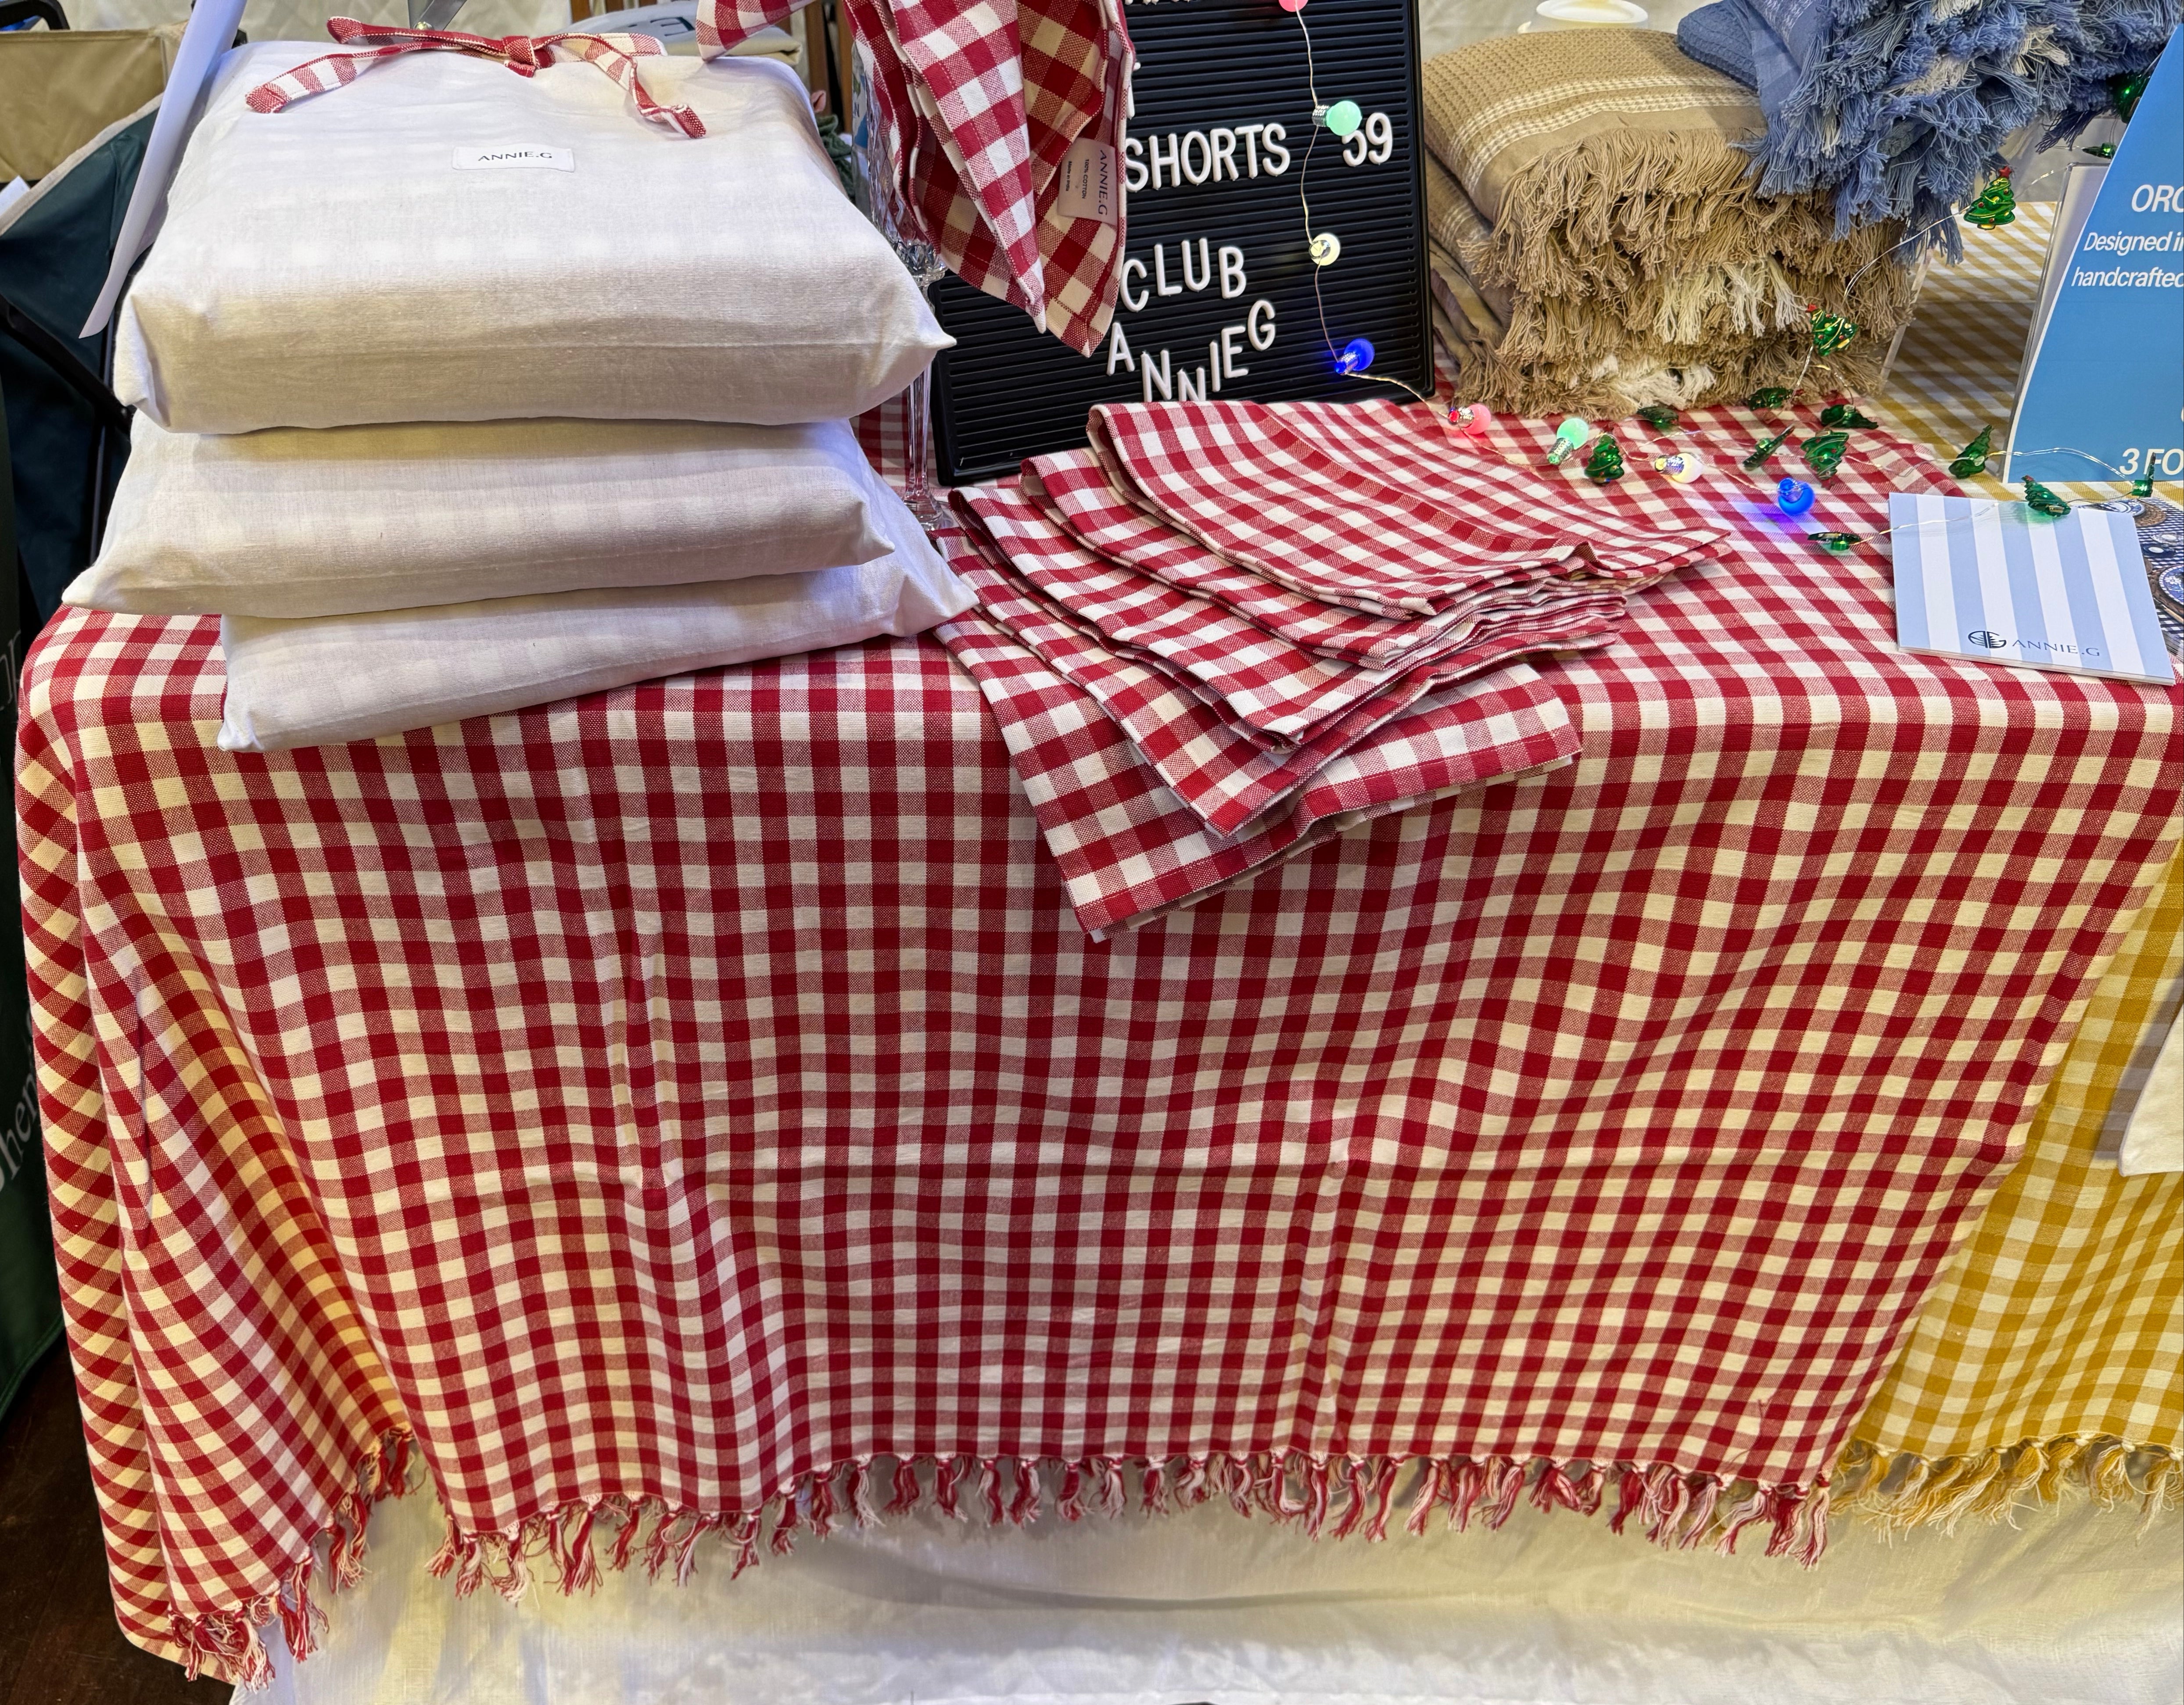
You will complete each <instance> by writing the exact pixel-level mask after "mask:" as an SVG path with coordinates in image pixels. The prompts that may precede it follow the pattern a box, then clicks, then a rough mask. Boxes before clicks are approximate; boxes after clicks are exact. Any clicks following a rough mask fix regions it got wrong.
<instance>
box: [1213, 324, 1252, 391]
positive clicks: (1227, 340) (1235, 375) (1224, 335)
mask: <svg viewBox="0 0 2184 1705" xmlns="http://www.w3.org/2000/svg"><path fill="white" fill-rule="evenodd" d="M1242 336H1244V328H1243V327H1242V326H1223V327H1222V328H1221V341H1220V342H1219V343H1217V344H1215V345H1214V346H1213V347H1214V348H1217V349H1218V350H1219V351H1220V352H1221V371H1223V372H1224V373H1226V374H1227V375H1228V376H1229V377H1230V378H1232V379H1240V378H1242V377H1243V376H1245V374H1246V373H1248V372H1250V371H1251V369H1250V368H1249V367H1245V366H1240V365H1238V364H1237V360H1236V358H1237V357H1238V356H1239V355H1240V354H1243V353H1244V352H1243V351H1242V350H1241V349H1239V348H1237V347H1236V340H1237V339H1238V338H1239V337H1242Z"/></svg>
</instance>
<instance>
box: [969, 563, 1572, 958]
mask: <svg viewBox="0 0 2184 1705" xmlns="http://www.w3.org/2000/svg"><path fill="white" fill-rule="evenodd" d="M955 566H956V571H957V573H959V574H960V575H961V576H962V577H963V578H964V580H965V581H966V582H967V583H968V584H969V585H970V586H971V588H972V590H974V591H975V592H977V593H978V600H979V606H980V608H979V612H978V616H979V619H980V620H982V621H986V622H989V623H991V624H992V625H993V626H994V627H998V628H1000V629H1001V630H1002V631H1003V632H1005V633H1006V635H1007V636H1008V637H1009V638H1011V639H1013V640H1015V641H1016V642H1017V644H1020V645H1022V647H1023V648H1024V649H1027V650H1028V651H1030V652H1031V653H1032V654H1033V655H1034V656H1036V657H1037V658H1038V659H1039V660H1040V661H1041V662H1042V663H1044V664H1045V665H1046V666H1048V667H1049V668H1050V669H1051V670H1052V671H1054V672H1055V673H1056V675H1057V676H1059V677H1061V679H1062V680H1064V681H1066V682H1068V683H1071V684H1072V685H1073V686H1075V687H1077V688H1079V689H1080V690H1081V691H1082V692H1083V693H1084V694H1085V695H1086V696H1088V697H1089V698H1090V699H1092V700H1093V701H1094V702H1095V704H1096V705H1098V706H1099V708H1100V710H1104V711H1106V713H1107V715H1108V716H1110V717H1111V718H1112V719H1113V721H1114V722H1116V723H1117V726H1118V727H1120V728H1121V729H1122V731H1123V733H1125V734H1126V735H1128V751H1127V752H1125V753H1124V754H1123V756H1124V757H1126V758H1127V759H1128V760H1130V761H1141V762H1143V763H1144V764H1145V766H1147V767H1149V768H1150V769H1151V771H1152V772H1153V773H1154V774H1155V775H1156V777H1158V778H1159V779H1160V781H1161V782H1162V783H1163V784H1164V787H1165V792H1163V791H1162V788H1154V789H1151V790H1150V791H1149V792H1147V793H1146V794H1144V795H1143V796H1142V797H1143V800H1144V806H1143V811H1142V812H1134V813H1133V814H1132V820H1131V822H1130V823H1129V825H1128V831H1127V833H1128V838H1129V843H1130V845H1131V846H1132V847H1137V846H1151V845H1153V844H1156V841H1157V839H1158V837H1159V836H1160V835H1162V834H1167V833H1171V832H1173V833H1177V834H1179V835H1181V836H1183V837H1184V844H1182V845H1181V846H1179V847H1178V848H1177V849H1176V850H1175V856H1174V858H1173V861H1172V862H1173V869H1172V870H1167V871H1164V872H1163V873H1162V885H1161V888H1160V889H1158V890H1157V891H1156V893H1155V894H1151V895H1150V896H1143V897H1144V898H1147V899H1151V900H1153V901H1155V902H1156V905H1158V906H1161V907H1165V906H1167V905H1173V904H1174V903H1176V902H1178V901H1181V900H1188V899H1190V898H1191V897H1193V895H1194V894H1197V893H1199V892H1201V891H1203V890H1202V889H1199V888H1197V887H1194V886H1192V885H1191V884H1194V883H1197V882H1198V881H1199V879H1200V878H1201V874H1204V875H1205V876H1206V878H1207V879H1208V880H1209V881H1211V882H1213V883H1219V882H1225V881H1228V880H1231V879H1233V878H1232V876H1231V875H1230V874H1229V873H1226V872H1201V869H1200V866H1199V865H1198V864H1197V862H1196V860H1197V859H1198V858H1199V857H1200V856H1201V855H1202V854H1204V853H1206V852H1225V851H1226V850H1227V849H1226V847H1225V846H1224V844H1223V843H1224V842H1225V841H1226V840H1227V839H1229V838H1232V837H1235V836H1239V835H1241V834H1244V833H1245V832H1246V830H1247V827H1249V826H1251V825H1253V824H1256V823H1258V822H1259V820H1260V819H1261V818H1262V816H1264V815H1265V814H1266V812H1267V811H1268V810H1270V809H1271V808H1272V807H1273V806H1275V805H1278V804H1279V803H1280V802H1281V801H1283V800H1286V799H1289V798H1290V797H1291V796H1292V795H1294V794H1297V793H1298V792H1299V791H1300V790H1301V789H1306V788H1307V786H1308V784H1310V783H1313V782H1315V781H1323V782H1324V783H1325V785H1323V786H1322V787H1321V788H1319V790H1318V792H1317V793H1316V794H1308V795H1307V801H1306V805H1305V808H1304V811H1303V812H1302V816H1304V818H1305V820H1304V821H1301V822H1295V824H1294V826H1293V827H1294V829H1295V832H1297V833H1301V832H1302V831H1304V830H1307V829H1309V828H1311V827H1312V825H1313V824H1314V823H1316V822H1318V821H1319V820H1320V819H1321V818H1322V817H1324V816H1328V815H1329V814H1330V813H1332V812H1333V811H1337V810H1341V811H1358V810H1360V809H1362V807H1364V806H1365V805H1373V806H1376V807H1385V806H1388V805H1395V804H1397V803H1400V802H1401V801H1403V800H1418V799H1424V798H1426V797H1428V796H1429V795H1431V794H1437V793H1440V792H1444V791H1446V789H1447V788H1451V787H1452V786H1456V785H1458V784H1460V783H1461V784H1464V785H1471V786H1476V785H1479V783H1485V782H1488V781H1496V780H1501V779H1502V778H1504V777H1507V776H1509V775H1513V774H1516V773H1518V772H1527V771H1530V770H1533V769H1536V768H1538V767H1539V766H1541V765H1543V764H1546V763H1552V762H1565V761H1568V759H1569V758H1570V756H1571V755H1573V754H1574V752H1575V751H1576V749H1577V739H1576V735H1575V733H1574V731H1573V730H1572V729H1571V727H1570V724H1569V718H1568V715H1567V713H1566V712H1565V711H1564V710H1563V706H1562V701H1561V700H1560V699H1557V698H1556V697H1555V695H1554V692H1553V689H1552V688H1549V687H1547V686H1546V684H1545V683H1543V682H1541V680H1540V678H1539V677H1538V676H1537V675H1535V674H1534V673H1533V672H1532V671H1530V670H1529V669H1524V668H1522V667H1521V666H1520V667H1517V668H1513V669H1506V670H1502V671H1496V672H1495V673H1494V674H1493V675H1491V676H1490V677H1487V678H1486V679H1485V680H1482V681H1479V682H1476V683H1473V686H1472V688H1470V689H1469V690H1468V691H1467V690H1463V689H1457V690H1455V691H1450V692H1443V693H1440V694H1436V696H1435V698H1434V699H1432V701H1431V702H1430V703H1425V704H1421V703H1420V702H1419V701H1420V700H1422V699H1425V698H1426V695H1427V694H1429V693H1433V692H1434V690H1435V680H1434V677H1433V676H1432V674H1431V673H1430V672H1429V671H1420V672H1418V674H1415V675H1412V676H1411V677H1407V678H1404V679H1401V680H1397V681H1395V682H1392V683H1388V684H1387V685H1386V686H1385V688H1383V690H1382V691H1381V692H1380V693H1379V694H1376V695H1375V696H1373V698H1371V699H1367V700H1365V701H1364V702H1362V703H1361V704H1358V705H1355V706H1354V707H1353V708H1352V709H1351V710H1349V711H1348V712H1347V713H1346V714H1345V715H1343V716H1339V717H1337V718H1335V719H1334V721H1333V722H1330V723H1329V724H1328V725H1327V726H1326V727H1323V729H1321V730H1320V731H1319V732H1318V733H1317V734H1316V735H1315V736H1314V737H1313V738H1312V739H1310V740H1308V741H1307V742H1305V743H1304V744H1301V745H1297V746H1290V747H1285V748H1280V749H1268V748H1266V747H1263V746H1261V745H1258V744H1255V743H1254V742H1253V741H1251V739H1249V738H1247V737H1246V735H1245V732H1244V731H1243V730H1241V729H1239V728H1238V727H1236V726H1235V725H1234V723H1233V722H1229V720H1228V719H1227V718H1226V717H1224V716H1223V715H1222V714H1221V713H1220V711H1219V710H1217V708H1215V707H1214V706H1212V705H1208V704H1207V703H1206V700H1205V699H1203V698H1202V697H1201V695H1200V694H1197V693H1195V692H1194V691H1193V690H1192V689H1191V688H1190V687H1189V686H1188V685H1187V684H1185V683H1183V682H1181V681H1179V680H1178V679H1177V678H1176V677H1174V676H1173V674H1171V673H1169V672H1168V671H1166V670H1165V669H1164V668H1163V667H1162V666H1161V665H1159V664H1158V663H1157V662H1156V661H1154V660H1151V659H1150V658H1148V659H1145V660H1142V661H1140V660H1134V659H1132V658H1130V657H1128V656H1126V655H1121V654H1118V653H1117V652H1114V651H1112V650H1110V649H1107V648H1106V646H1105V645H1103V644H1100V642H1099V640H1098V638H1097V636H1096V635H1094V634H1090V633H1088V632H1086V631H1085V630H1084V629H1083V628H1082V627H1079V626H1078V624H1077V623H1075V622H1074V621H1072V620H1071V619H1070V617H1069V616H1068V615H1067V612H1066V611H1063V610H1059V609H1057V608H1056V606H1054V605H1051V604H1049V603H1048V602H1047V601H1046V600H1045V599H1041V598H1040V597H1039V595H1038V594H1037V593H1035V592H1033V591H1031V590H1030V589H1029V588H1027V587H1026V586H1025V584H1024V583H1023V582H1022V580H1021V579H1020V578H1018V577H1017V575H1016V574H1015V573H1014V572H1013V571H1011V570H1009V569H1008V568H1007V566H1006V561H1005V560H1004V559H1002V558H1001V557H1000V556H999V555H998V554H994V553H992V551H991V547H990V545H989V544H988V543H986V542H984V541H982V540H981V539H979V538H978V537H977V536H975V535H973V536H972V537H971V538H970V539H969V543H968V549H965V550H962V551H960V552H959V554H957V555H956V562H955ZM942 639H943V642H944V643H949V641H950V636H949V635H946V634H944V635H943V636H942ZM951 649H952V646H951ZM982 679H983V677H982ZM1414 706H1415V707H1416V708H1415V710H1413V707H1414ZM1406 711H1409V712H1411V714H1409V715H1404V714H1403V713H1405V712H1406ZM1398 719H1400V720H1398ZM1005 733H1006V730H1005ZM1368 739H1369V740H1370V741H1371V744H1370V746H1369V747H1368V746H1367V745H1366V744H1363V743H1365V742H1367V741H1368ZM1012 745H1013V743H1012ZM1497 750H1498V752H1499V755H1498V756H1497V755H1496V753H1497ZM1346 754H1347V755H1348V761H1346V763H1345V764H1344V765H1343V766H1342V767H1341V768H1340V769H1339V770H1334V769H1331V768H1330V766H1333V765H1334V762H1335V761H1336V760H1338V759H1340V758H1343V757H1344V756H1345V755H1346ZM1022 766H1023V760H1022V759H1021V758H1020V759H1019V768H1020V770H1022V773H1023V774H1024V778H1025V782H1026V783H1027V785H1028V786H1032V787H1039V788H1044V787H1045V786H1046V785H1047V778H1046V777H1045V776H1044V774H1043V773H1042V772H1039V771H1037V770H1036V769H1029V770H1025V769H1023V768H1022ZM1070 767H1071V769H1072V770H1073V771H1075V772H1082V770H1083V761H1082V759H1081V756H1077V755H1073V757H1072V759H1071V761H1070ZM1360 777H1369V780H1361V779H1359V778H1360ZM1361 787H1362V788H1365V789H1366V790H1367V791H1365V792H1362V793H1361V792H1360V791H1359V788H1361ZM1037 798H1038V795H1037V794H1034V800H1036V799H1037ZM1178 804H1180V805H1184V807H1186V808H1187V809H1188V810H1189V811H1190V814H1191V816H1192V817H1194V818H1195V819H1196V820H1197V821H1195V822H1184V820H1183V819H1182V818H1181V817H1180V816H1178V815H1177V814H1176V813H1175V811H1174V809H1173V808H1174V806H1175V805H1178ZM1145 813H1153V814H1156V816H1157V817H1158V818H1159V820H1160V826H1159V827H1155V826H1154V818H1153V817H1151V816H1145ZM1088 819H1096V820H1097V821H1096V822H1091V821H1087V820H1088ZM1356 820H1357V821H1362V818H1359V819H1356ZM1039 821H1040V823H1041V825H1042V827H1045V828H1046V829H1047V830H1048V833H1049V838H1050V840H1055V841H1056V842H1057V843H1058V844H1059V845H1061V847H1064V848H1066V849H1067V850H1068V852H1069V854H1070V855H1071V856H1072V857H1073V858H1074V859H1076V860H1078V861H1079V862H1081V863H1082V864H1084V866H1085V867H1086V868H1088V869H1090V870H1097V871H1100V872H1103V873H1104V872H1106V867H1107V865H1108V864H1109V863H1111V862H1112V865H1113V866H1114V868H1115V870H1116V871H1117V872H1118V873H1119V872H1128V871H1129V870H1130V863H1129V860H1128V855H1127V854H1124V855H1121V856H1118V857H1117V858H1116V859H1114V860H1112V861H1106V860H1103V859H1102V858H1100V856H1099V855H1097V854H1095V853H1094V852H1093V851H1092V849H1093V848H1094V847H1096V846H1106V845H1110V844H1112V843H1113V841H1114V839H1115V837H1116V831H1117V823H1116V821H1115V815H1114V811H1113V801H1112V800H1111V799H1109V798H1108V797H1107V794H1106V789H1105V788H1100V789H1099V790H1098V791H1096V792H1095V793H1094V794H1091V795H1089V797H1086V798H1084V800H1082V801H1081V803H1080V801H1078V800H1064V799H1062V798H1061V797H1060V796H1057V797H1056V799H1055V800H1050V801H1049V803H1048V804H1047V806H1046V809H1045V810H1044V811H1041V813H1040V817H1039ZM1171 825H1172V829H1171V827H1170V826H1171ZM1266 827H1278V826H1273V825H1268V826H1266ZM1202 829H1210V830H1212V835H1213V837H1214V838H1215V839H1209V838H1208V837H1207V836H1206V834H1205V833H1202V832H1201V831H1202ZM1257 838H1258V839H1262V840H1263V839H1265V837H1264V836H1263V835H1262V836H1259V837H1257ZM1279 844H1286V842H1285V841H1284V842H1281V843H1279ZM1071 898H1072V899H1073V900H1077V899H1078V894H1077V893H1076V892H1074V891H1073V893H1072V895H1071ZM1132 898H1134V897H1132V896H1125V895H1117V894H1112V893H1109V892H1106V890H1105V889H1102V891H1100V893H1099V894H1097V895H1096V896H1095V897H1094V898H1093V899H1092V900H1091V902H1090V910H1089V911H1087V910H1084V908H1083V907H1082V905H1080V910H1079V912H1078V917H1079V918H1080V919H1081V920H1082V921H1083V922H1084V925H1085V928H1088V929H1095V928H1104V927H1105V926H1106V925H1107V924H1108V923H1110V922H1117V921H1120V919H1121V917H1123V916H1125V915H1126V914H1121V913H1117V911H1115V909H1114V908H1115V903H1116V901H1117V900H1118V899H1121V900H1124V901H1125V902H1126V903H1127V902H1128V901H1129V900H1131V899H1132Z"/></svg>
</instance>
